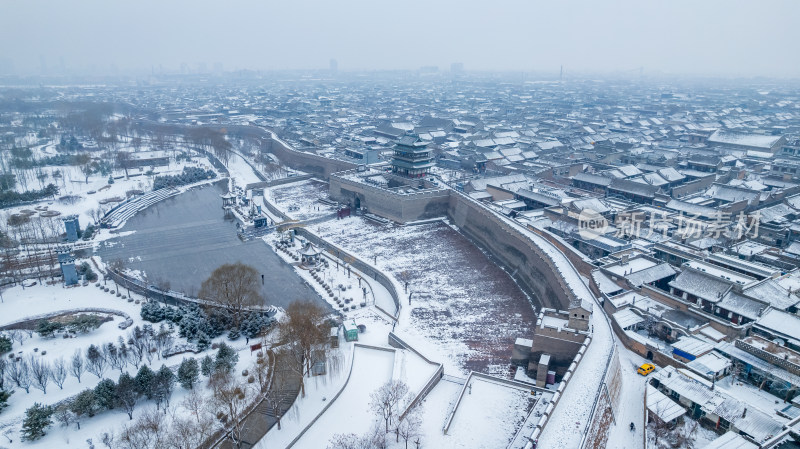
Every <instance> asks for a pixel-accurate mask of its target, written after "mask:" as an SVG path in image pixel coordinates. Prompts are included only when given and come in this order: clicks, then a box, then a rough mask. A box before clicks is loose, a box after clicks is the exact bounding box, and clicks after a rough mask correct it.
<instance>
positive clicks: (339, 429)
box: [294, 346, 395, 449]
mask: <svg viewBox="0 0 800 449" xmlns="http://www.w3.org/2000/svg"><path fill="white" fill-rule="evenodd" d="M394 363H395V352H394V351H383V350H378V349H370V348H365V347H360V346H356V348H355V353H354V355H353V368H352V372H351V374H350V380H349V381H348V382H347V385H346V386H345V388H344V390H343V391H342V393H341V395H340V396H339V398H338V399H336V401H335V402H334V403H333V405H331V407H330V408H329V409H328V410H327V411H325V413H324V414H323V415H322V417H320V419H319V420H317V422H315V423H314V425H313V426H312V427H311V428H310V429H309V430H308V432H306V433H305V434H304V435H303V437H302V438H301V439H300V440H299V441H298V442H297V444H296V445H295V446H294V447H296V448H298V449H318V448H320V447H324V442H327V441H330V439H331V438H332V437H333V436H334V435H335V434H337V433H355V434H357V435H362V434H364V433H367V431H368V430H369V429H370V427H371V426H372V423H373V418H374V414H373V413H372V412H370V411H369V402H370V395H371V394H372V393H373V392H374V391H375V390H377V389H378V387H380V386H381V385H383V384H384V383H386V382H387V381H389V380H391V379H392V373H393V371H394Z"/></svg>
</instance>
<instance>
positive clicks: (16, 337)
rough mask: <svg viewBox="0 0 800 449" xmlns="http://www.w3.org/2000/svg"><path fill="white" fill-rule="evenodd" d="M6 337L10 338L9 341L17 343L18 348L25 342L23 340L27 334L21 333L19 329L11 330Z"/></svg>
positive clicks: (26, 337)
mask: <svg viewBox="0 0 800 449" xmlns="http://www.w3.org/2000/svg"><path fill="white" fill-rule="evenodd" d="M8 336H9V338H11V340H13V341H16V342H17V343H19V345H20V346H22V344H23V343H24V342H25V340H27V339H28V334H26V333H25V332H23V331H21V330H19V329H14V330H12V331H11V332H9V333H8Z"/></svg>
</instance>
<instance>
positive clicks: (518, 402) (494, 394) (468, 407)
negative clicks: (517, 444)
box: [439, 377, 533, 449]
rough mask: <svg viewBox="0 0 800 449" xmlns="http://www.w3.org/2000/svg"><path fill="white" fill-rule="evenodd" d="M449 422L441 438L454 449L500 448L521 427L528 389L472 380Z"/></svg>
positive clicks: (528, 401) (524, 414)
mask: <svg viewBox="0 0 800 449" xmlns="http://www.w3.org/2000/svg"><path fill="white" fill-rule="evenodd" d="M470 384H471V385H472V389H471V393H470V388H469V387H468V388H467V391H466V392H465V394H464V397H463V398H462V399H461V403H460V404H459V405H458V408H457V409H456V412H455V415H453V421H452V422H451V424H450V428H449V429H448V431H447V435H446V436H444V437H442V440H443V441H442V442H443V443H444V442H446V444H445V445H443V446H439V447H451V448H454V449H456V448H458V449H461V448H463V449H493V448H504V447H506V446H507V445H508V443H509V442H511V439H512V438H513V437H514V434H515V433H516V431H517V430H519V428H520V427H521V426H522V423H523V421H525V418H526V417H527V416H528V411H529V410H530V408H531V406H532V405H533V400H532V399H531V394H530V391H529V390H525V389H520V388H514V387H510V386H507V385H502V384H499V383H495V382H491V381H489V380H486V379H482V378H479V377H472V379H471V380H470Z"/></svg>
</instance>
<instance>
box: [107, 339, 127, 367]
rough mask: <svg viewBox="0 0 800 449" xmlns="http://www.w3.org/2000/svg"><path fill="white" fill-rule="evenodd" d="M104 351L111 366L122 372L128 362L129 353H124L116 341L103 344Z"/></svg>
mask: <svg viewBox="0 0 800 449" xmlns="http://www.w3.org/2000/svg"><path fill="white" fill-rule="evenodd" d="M103 352H104V353H105V357H106V360H108V364H109V365H111V368H115V369H118V370H119V372H120V373H121V372H122V369H123V368H125V366H126V365H127V364H128V361H127V360H126V357H127V354H125V355H123V354H122V351H120V350H119V348H117V346H116V345H115V344H114V343H106V344H105V345H103Z"/></svg>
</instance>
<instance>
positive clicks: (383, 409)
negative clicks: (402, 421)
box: [369, 380, 408, 433]
mask: <svg viewBox="0 0 800 449" xmlns="http://www.w3.org/2000/svg"><path fill="white" fill-rule="evenodd" d="M407 394H408V385H406V384H405V382H403V381H399V380H390V381H388V382H386V383H385V384H383V385H381V386H380V387H379V388H378V389H377V390H375V391H374V392H373V393H372V394H371V395H370V403H369V408H370V410H372V411H373V412H375V414H377V415H378V416H380V417H381V419H383V422H384V423H385V425H386V427H385V430H386V432H387V433H388V432H389V427H390V426H391V425H392V423H393V422H394V419H395V417H396V416H398V415H399V411H398V408H399V406H400V403H401V401H402V400H403V398H405V397H406V395H407Z"/></svg>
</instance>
